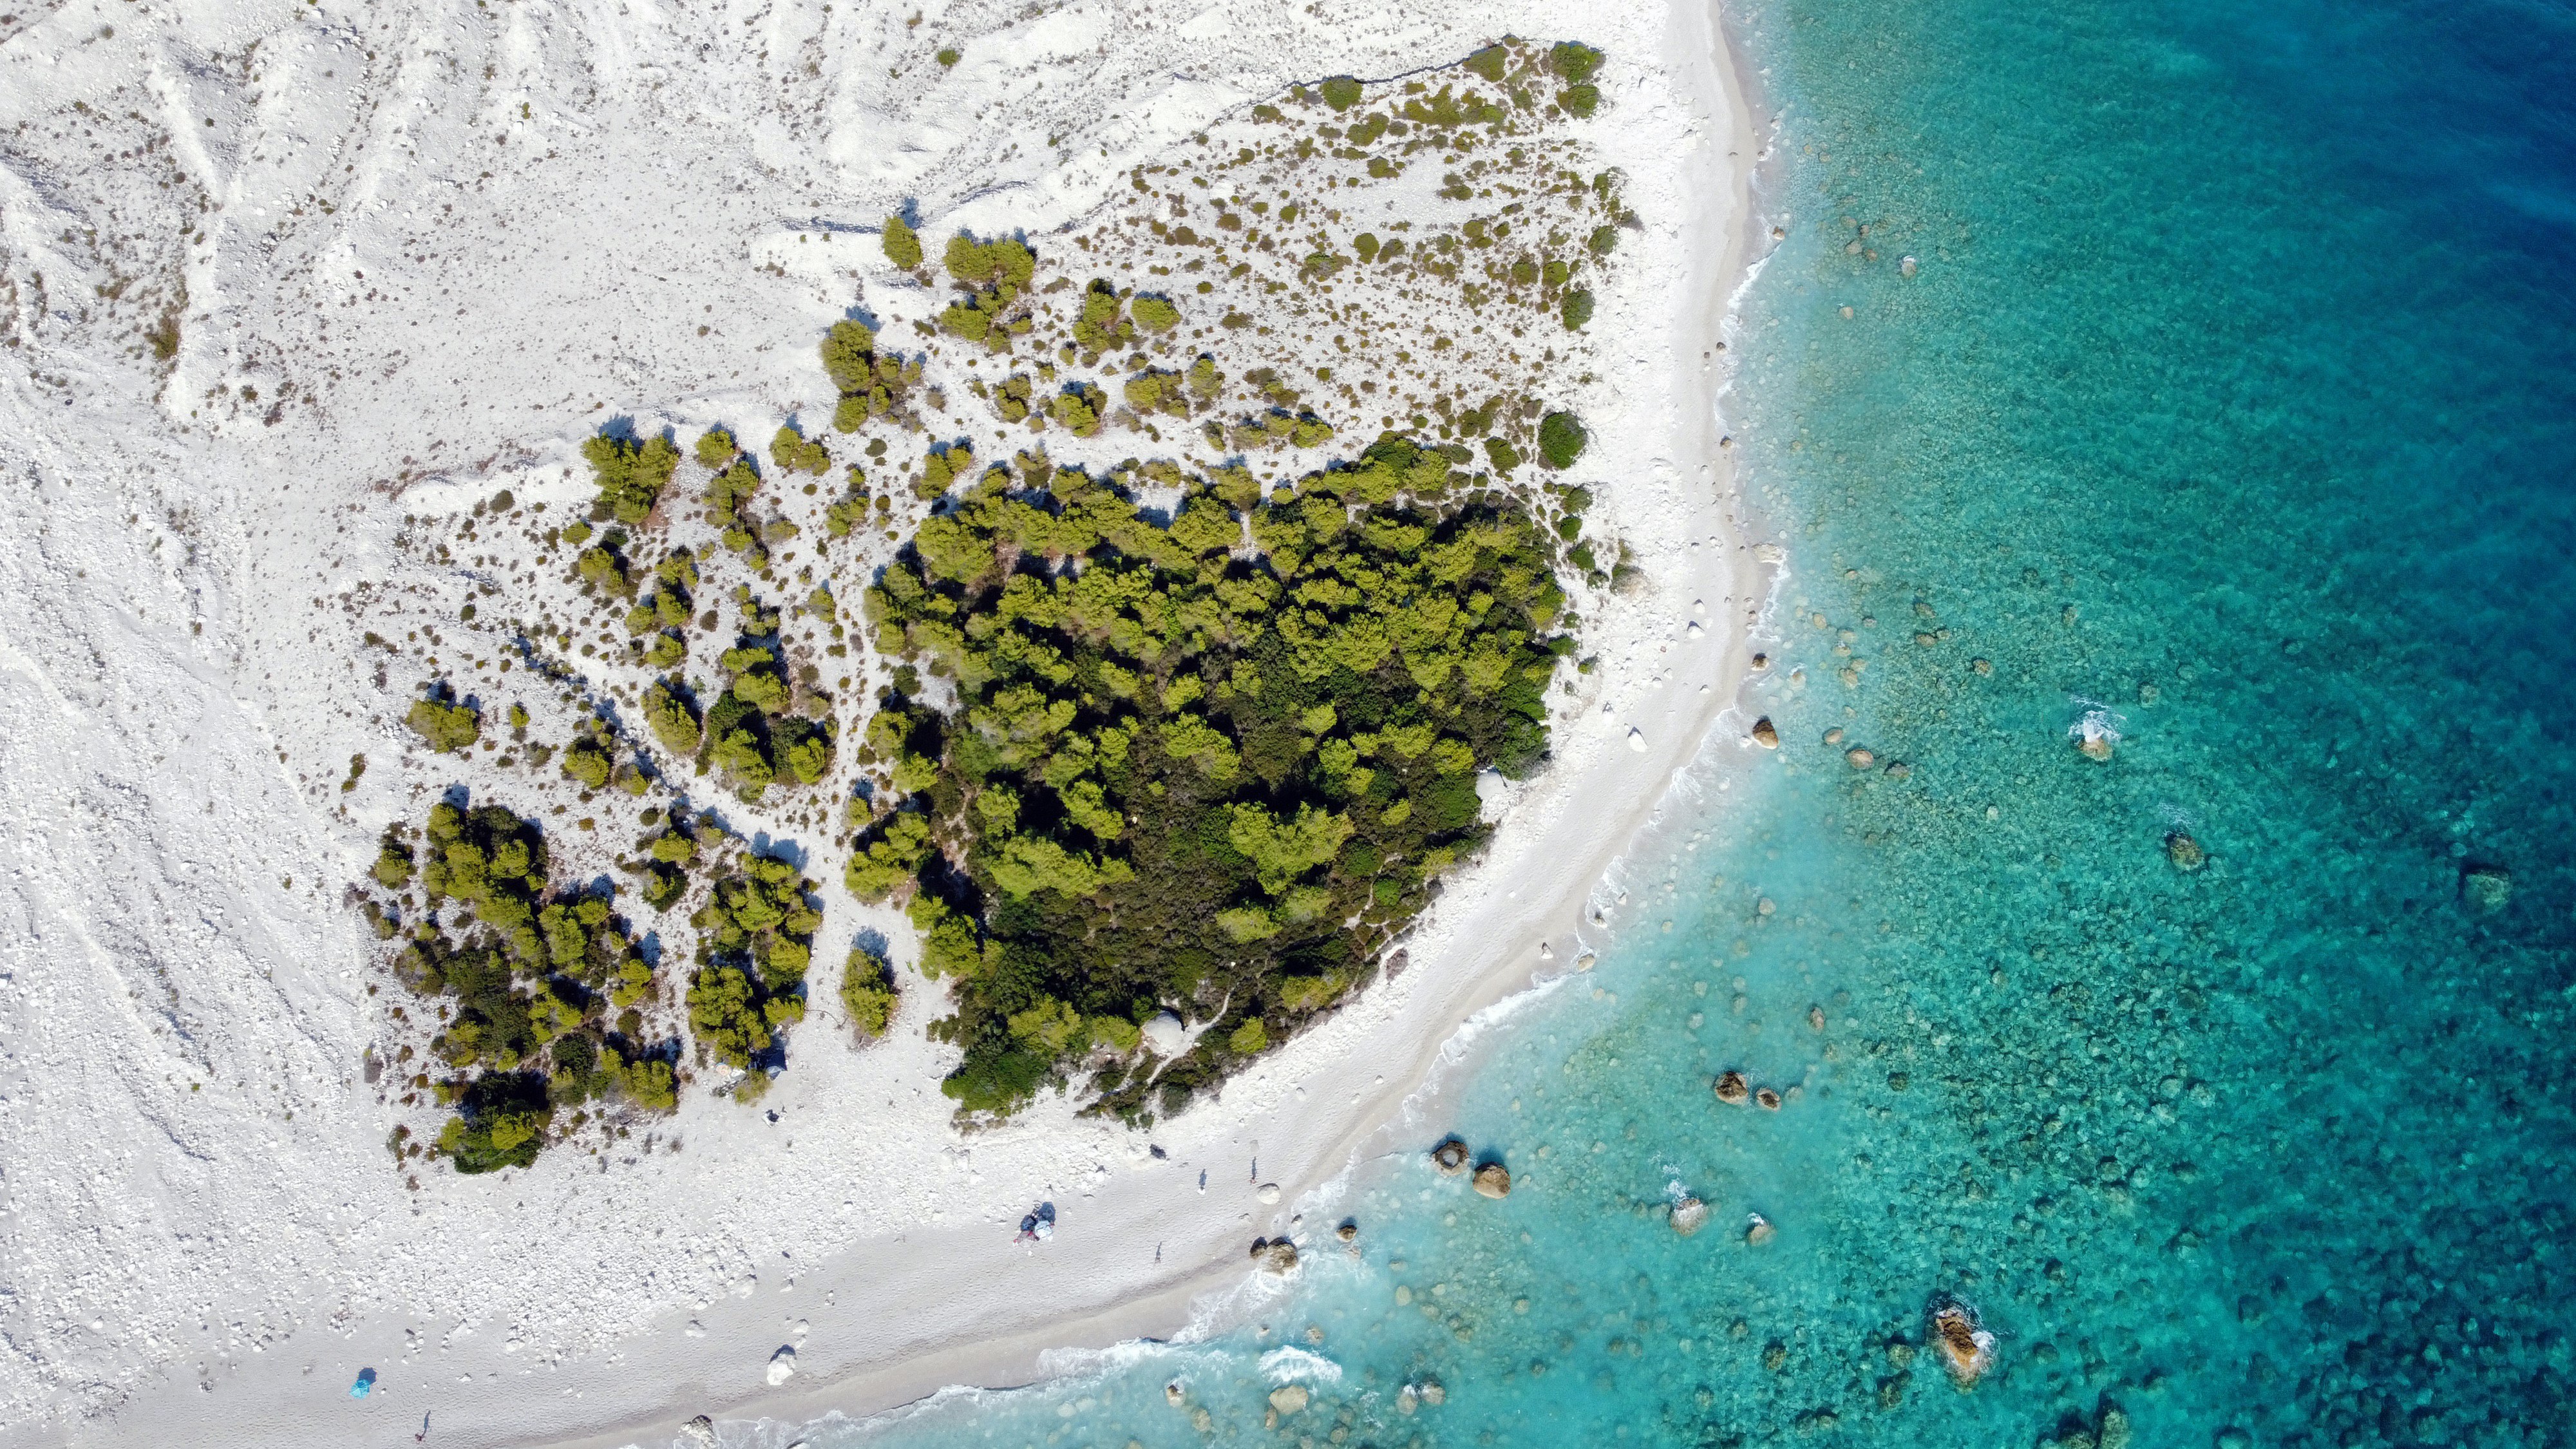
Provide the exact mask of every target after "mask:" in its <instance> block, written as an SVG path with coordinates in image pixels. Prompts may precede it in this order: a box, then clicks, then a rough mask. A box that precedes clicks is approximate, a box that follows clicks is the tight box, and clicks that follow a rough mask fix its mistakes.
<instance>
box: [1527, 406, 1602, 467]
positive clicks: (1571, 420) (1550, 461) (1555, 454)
mask: <svg viewBox="0 0 2576 1449" xmlns="http://www.w3.org/2000/svg"><path fill="white" fill-rule="evenodd" d="M1591 440H1592V439H1591V435H1590V434H1588V433H1586V432H1584V430H1583V423H1582V422H1581V420H1579V419H1577V418H1576V417H1575V416H1574V414H1572V413H1561V412H1560V413H1549V414H1548V415H1547V416H1546V417H1544V418H1541V419H1539V424H1538V452H1539V456H1540V457H1542V458H1544V459H1546V460H1547V465H1548V466H1549V467H1551V468H1571V467H1573V466H1574V460H1575V459H1577V458H1579V457H1581V456H1583V447H1584V445H1585V444H1586V443H1589V442H1590V441H1591Z"/></svg>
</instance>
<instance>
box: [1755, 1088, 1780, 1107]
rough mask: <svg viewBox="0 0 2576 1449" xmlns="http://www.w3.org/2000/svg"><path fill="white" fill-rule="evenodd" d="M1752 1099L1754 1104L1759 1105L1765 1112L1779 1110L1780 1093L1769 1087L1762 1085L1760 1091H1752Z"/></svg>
mask: <svg viewBox="0 0 2576 1449" xmlns="http://www.w3.org/2000/svg"><path fill="white" fill-rule="evenodd" d="M1753 1100H1754V1102H1755V1104H1756V1105H1758V1106H1760V1107H1761V1108H1762V1110H1763V1111H1765V1112H1777V1111H1779V1110H1780V1094H1779V1093H1777V1092H1775V1091H1772V1090H1771V1089H1770V1088H1769V1087H1764V1088H1763V1089H1762V1090H1761V1091H1758V1092H1756V1093H1754V1094H1753Z"/></svg>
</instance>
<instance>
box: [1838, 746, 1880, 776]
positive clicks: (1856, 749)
mask: <svg viewBox="0 0 2576 1449" xmlns="http://www.w3.org/2000/svg"><path fill="white" fill-rule="evenodd" d="M1843 759H1845V760H1846V761H1848V762H1850V764H1851V767H1852V768H1853V769H1855V770H1866V769H1868V768H1869V767H1870V766H1872V765H1875V764H1877V763H1878V756H1876V755H1874V754H1871V753H1870V752H1869V750H1868V749H1867V748H1865V747H1864V746H1860V745H1854V746H1852V747H1851V748H1850V749H1848V750H1845V751H1843Z"/></svg>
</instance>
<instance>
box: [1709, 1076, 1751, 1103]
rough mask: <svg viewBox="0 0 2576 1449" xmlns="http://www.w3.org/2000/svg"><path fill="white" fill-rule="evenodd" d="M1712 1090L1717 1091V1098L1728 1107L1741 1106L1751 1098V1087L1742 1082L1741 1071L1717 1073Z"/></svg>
mask: <svg viewBox="0 0 2576 1449" xmlns="http://www.w3.org/2000/svg"><path fill="white" fill-rule="evenodd" d="M1713 1090H1714V1091H1715V1092H1716V1093H1717V1100H1719V1101H1721V1102H1724V1103H1725V1104H1726V1105H1728V1106H1730V1107H1741V1106H1743V1105H1744V1104H1745V1103H1747V1102H1750V1101H1752V1100H1753V1089H1752V1088H1750V1087H1747V1086H1746V1085H1745V1084H1744V1074H1743V1073H1742V1072H1733V1071H1729V1072H1720V1073H1718V1074H1717V1083H1716V1085H1715V1087H1714V1088H1713Z"/></svg>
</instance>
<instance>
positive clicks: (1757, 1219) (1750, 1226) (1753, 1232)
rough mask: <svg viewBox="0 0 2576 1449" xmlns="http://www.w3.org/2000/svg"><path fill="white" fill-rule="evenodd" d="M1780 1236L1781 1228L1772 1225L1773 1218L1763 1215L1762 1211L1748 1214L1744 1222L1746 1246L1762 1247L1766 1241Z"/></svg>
mask: <svg viewBox="0 0 2576 1449" xmlns="http://www.w3.org/2000/svg"><path fill="white" fill-rule="evenodd" d="M1778 1236H1780V1230H1779V1229H1778V1228H1775V1227H1773V1226H1771V1220H1770V1219H1769V1218H1766V1217H1764V1216H1762V1214H1760V1213H1750V1214H1747V1215H1746V1218H1745V1223H1744V1245H1745V1246H1746V1247H1748V1248H1758V1247H1761V1246H1762V1245H1763V1244H1764V1243H1767V1242H1769V1241H1771V1240H1772V1239H1773V1238H1776V1237H1778Z"/></svg>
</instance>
